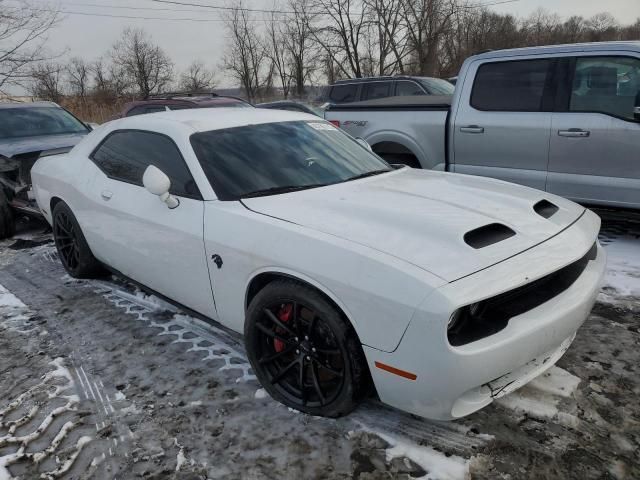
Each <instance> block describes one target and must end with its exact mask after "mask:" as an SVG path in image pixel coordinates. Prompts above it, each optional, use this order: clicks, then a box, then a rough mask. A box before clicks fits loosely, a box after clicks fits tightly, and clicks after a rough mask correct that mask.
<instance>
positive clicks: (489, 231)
mask: <svg viewBox="0 0 640 480" xmlns="http://www.w3.org/2000/svg"><path fill="white" fill-rule="evenodd" d="M515 234H516V232H514V231H513V230H511V229H510V228H509V227H507V226H506V225H503V224H501V223H490V224H489V225H485V226H484V227H480V228H476V229H475V230H470V231H468V232H467V233H465V234H464V241H465V243H466V244H467V245H469V246H470V247H473V248H475V249H476V250H477V249H480V248H484V247H488V246H489V245H493V244H494V243H498V242H502V241H503V240H506V239H507V238H511V237H513V236H514V235H515Z"/></svg>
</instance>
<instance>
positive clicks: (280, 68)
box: [264, 12, 292, 98]
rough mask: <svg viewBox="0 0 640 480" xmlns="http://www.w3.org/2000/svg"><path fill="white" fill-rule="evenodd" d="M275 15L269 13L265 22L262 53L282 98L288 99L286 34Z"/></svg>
mask: <svg viewBox="0 0 640 480" xmlns="http://www.w3.org/2000/svg"><path fill="white" fill-rule="evenodd" d="M277 15H278V14H277V13H274V12H271V13H270V15H269V17H267V19H266V21H265V38H264V52H265V55H266V56H267V57H269V60H270V61H271V65H270V67H269V68H270V70H271V71H272V72H271V74H272V75H276V76H277V77H278V80H279V82H280V88H282V95H283V96H284V98H288V97H289V90H290V89H291V80H292V78H291V72H290V71H289V68H290V66H291V60H290V55H289V50H288V49H287V48H285V39H286V34H285V30H284V28H283V26H282V25H281V24H280V22H279V21H278V18H277Z"/></svg>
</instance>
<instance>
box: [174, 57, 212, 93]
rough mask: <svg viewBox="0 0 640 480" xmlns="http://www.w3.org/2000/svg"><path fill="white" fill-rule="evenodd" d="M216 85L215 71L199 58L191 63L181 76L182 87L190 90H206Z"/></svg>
mask: <svg viewBox="0 0 640 480" xmlns="http://www.w3.org/2000/svg"><path fill="white" fill-rule="evenodd" d="M215 86H216V82H215V79H214V75H213V72H212V71H211V70H208V69H207V68H206V67H205V66H204V63H202V62H201V61H199V60H196V61H194V62H193V63H191V65H189V67H187V69H186V70H185V71H184V72H183V73H182V75H181V76H180V89H182V90H185V91H188V92H206V91H209V90H211V89H213V88H215Z"/></svg>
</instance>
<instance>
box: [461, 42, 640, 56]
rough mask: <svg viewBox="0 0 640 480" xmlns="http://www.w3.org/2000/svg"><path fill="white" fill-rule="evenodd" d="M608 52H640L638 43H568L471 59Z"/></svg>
mask: <svg viewBox="0 0 640 480" xmlns="http://www.w3.org/2000/svg"><path fill="white" fill-rule="evenodd" d="M608 50H622V51H632V52H638V51H640V42H638V41H624V42H622V41H616V42H591V43H569V44H564V45H544V46H539V47H522V48H508V49H504V50H491V51H488V52H483V53H479V54H477V55H474V57H473V58H478V59H483V58H500V57H515V56H525V55H544V54H558V53H575V52H598V51H608Z"/></svg>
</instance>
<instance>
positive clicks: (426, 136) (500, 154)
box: [325, 42, 640, 209]
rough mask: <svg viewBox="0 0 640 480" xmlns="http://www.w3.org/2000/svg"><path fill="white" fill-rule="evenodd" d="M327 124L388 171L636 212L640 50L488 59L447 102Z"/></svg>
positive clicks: (355, 108)
mask: <svg viewBox="0 0 640 480" xmlns="http://www.w3.org/2000/svg"><path fill="white" fill-rule="evenodd" d="M325 118H326V119H327V120H329V121H331V122H332V123H334V124H335V125H338V126H340V127H341V128H343V129H345V130H346V131H347V132H349V133H350V134H351V135H353V136H354V137H361V138H363V139H365V140H366V141H367V142H368V143H369V144H370V145H371V147H372V148H373V150H374V151H375V152H376V153H378V154H379V155H381V156H382V157H384V158H385V159H387V160H388V161H390V162H391V163H404V164H407V165H410V166H413V167H418V168H420V167H421V168H433V169H440V170H448V171H451V172H459V173H467V174H473V175H484V176H489V177H495V178H499V179H503V180H507V181H510V182H515V183H520V184H523V185H527V186H530V187H534V188H538V189H540V190H546V191H549V192H551V193H555V194H558V195H562V196H564V197H568V198H570V199H572V200H575V201H578V202H581V203H587V204H595V205H609V206H616V207H627V208H635V209H640V42H604V43H590V44H574V45H558V46H549V47H534V48H521V49H513V50H499V51H494V52H488V53H483V54H481V55H475V56H472V57H470V58H469V59H467V60H466V62H465V63H464V65H463V66H462V69H461V71H460V75H459V76H458V82H457V85H456V91H455V94H454V95H453V96H451V97H427V96H418V97H416V96H414V97H390V98H385V99H380V100H370V101H365V102H357V103H351V104H343V105H332V106H330V107H329V108H328V109H327V111H326V113H325Z"/></svg>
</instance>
